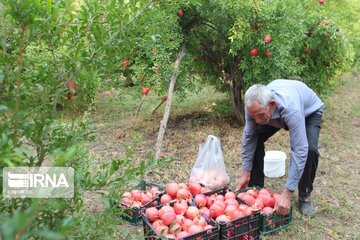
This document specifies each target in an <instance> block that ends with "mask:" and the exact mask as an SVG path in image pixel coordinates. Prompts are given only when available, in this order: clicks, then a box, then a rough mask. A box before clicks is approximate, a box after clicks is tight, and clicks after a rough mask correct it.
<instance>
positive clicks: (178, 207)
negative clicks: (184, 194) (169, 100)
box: [145, 199, 214, 239]
mask: <svg viewBox="0 0 360 240" xmlns="http://www.w3.org/2000/svg"><path fill="white" fill-rule="evenodd" d="M145 216H146V218H147V220H148V221H149V224H151V226H152V228H153V229H154V230H155V232H156V233H157V234H159V235H162V236H165V237H166V238H171V239H183V238H185V237H187V236H190V235H193V234H196V233H200V232H203V231H205V230H209V231H206V232H205V233H204V234H205V235H206V234H209V236H212V235H210V234H212V230H213V229H214V226H212V225H211V224H210V221H209V220H206V219H205V217H204V216H202V215H201V213H200V210H199V208H197V207H196V206H191V205H189V203H188V201H187V200H186V199H180V200H175V201H174V202H172V203H171V204H166V205H162V206H157V207H150V208H147V209H146V210H145Z"/></svg>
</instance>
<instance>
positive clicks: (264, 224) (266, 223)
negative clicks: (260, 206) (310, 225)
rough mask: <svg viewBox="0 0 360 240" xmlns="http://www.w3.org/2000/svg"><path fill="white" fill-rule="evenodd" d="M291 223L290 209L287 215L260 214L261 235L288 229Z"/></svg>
mask: <svg viewBox="0 0 360 240" xmlns="http://www.w3.org/2000/svg"><path fill="white" fill-rule="evenodd" d="M291 222H292V207H291V208H290V212H289V214H287V215H284V216H283V215H277V214H275V213H273V214H269V215H267V214H261V234H263V235H268V234H270V233H273V232H276V231H279V230H281V229H284V228H286V227H288V226H289V225H290V224H291Z"/></svg>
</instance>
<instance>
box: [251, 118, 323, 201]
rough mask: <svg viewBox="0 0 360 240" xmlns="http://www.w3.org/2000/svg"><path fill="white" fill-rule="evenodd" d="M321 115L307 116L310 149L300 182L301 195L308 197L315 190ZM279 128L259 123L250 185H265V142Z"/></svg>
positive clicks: (307, 134) (306, 123)
mask: <svg viewBox="0 0 360 240" xmlns="http://www.w3.org/2000/svg"><path fill="white" fill-rule="evenodd" d="M321 117H322V115H320V114H317V113H313V114H311V115H309V116H308V117H307V118H305V125H306V136H307V141H308V144H309V151H308V157H307V160H306V164H305V169H304V173H303V175H302V177H301V179H300V181H299V184H298V190H299V197H308V196H310V194H311V192H312V190H313V183H314V179H315V175H316V169H317V166H318V162H319V151H318V140H319V134H320V128H321ZM279 130H280V128H275V127H273V126H270V125H260V124H259V125H258V126H257V133H258V141H257V146H256V150H255V155H254V159H253V168H252V170H251V175H250V182H249V186H259V187H264V178H265V175H264V156H265V145H264V143H265V142H266V141H267V140H268V139H269V138H270V137H271V136H272V135H274V134H275V133H276V132H277V131H279Z"/></svg>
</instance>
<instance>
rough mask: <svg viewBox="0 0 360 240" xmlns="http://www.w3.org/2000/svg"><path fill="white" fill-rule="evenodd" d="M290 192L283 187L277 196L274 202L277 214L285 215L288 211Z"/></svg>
mask: <svg viewBox="0 0 360 240" xmlns="http://www.w3.org/2000/svg"><path fill="white" fill-rule="evenodd" d="M291 194H292V193H291V192H290V191H289V190H288V189H284V190H283V192H282V193H281V194H280V196H279V197H278V199H277V201H276V204H275V212H276V213H277V214H279V215H286V214H288V213H289V212H290V207H291Z"/></svg>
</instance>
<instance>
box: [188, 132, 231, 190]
mask: <svg viewBox="0 0 360 240" xmlns="http://www.w3.org/2000/svg"><path fill="white" fill-rule="evenodd" d="M189 182H190V183H191V182H197V183H200V184H201V185H203V186H204V187H205V188H207V189H211V190H215V189H219V188H223V187H225V186H227V185H228V184H229V182H230V177H229V175H228V174H227V172H226V168H225V163H224V156H223V152H222V150H221V145H220V141H219V139H218V138H217V137H215V136H212V135H209V136H208V137H207V139H206V141H205V143H204V144H202V145H200V147H199V154H198V157H197V159H196V162H195V164H194V166H193V168H192V170H191V174H190V179H189Z"/></svg>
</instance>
